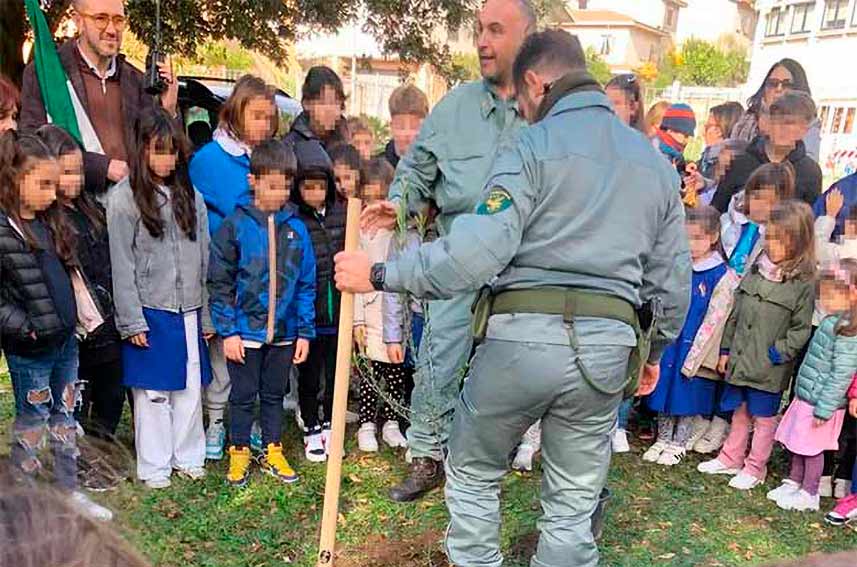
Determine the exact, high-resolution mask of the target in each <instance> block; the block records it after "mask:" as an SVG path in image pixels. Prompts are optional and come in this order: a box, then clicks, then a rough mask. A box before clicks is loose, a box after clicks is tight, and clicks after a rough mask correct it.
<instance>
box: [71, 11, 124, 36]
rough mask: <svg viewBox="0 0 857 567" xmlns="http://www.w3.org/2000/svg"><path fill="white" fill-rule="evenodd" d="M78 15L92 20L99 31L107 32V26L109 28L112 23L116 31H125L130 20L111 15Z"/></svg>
mask: <svg viewBox="0 0 857 567" xmlns="http://www.w3.org/2000/svg"><path fill="white" fill-rule="evenodd" d="M78 14H80V15H81V16H82V17H84V18H87V19H89V20H92V22H93V23H94V24H95V27H96V28H97V29H98V31H104V30H106V29H107V26H109V25H110V24H111V22H112V23H113V28H114V29H115V30H116V31H122V30H124V29H125V26H126V25H127V24H128V18H126V17H125V16H120V15H118V14H117V15H114V16H111V15H110V14H87V13H85V12H78Z"/></svg>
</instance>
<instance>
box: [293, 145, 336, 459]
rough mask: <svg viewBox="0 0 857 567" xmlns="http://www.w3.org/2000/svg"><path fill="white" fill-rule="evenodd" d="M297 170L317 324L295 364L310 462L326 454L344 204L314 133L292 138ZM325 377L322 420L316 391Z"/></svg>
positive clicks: (296, 190) (297, 191)
mask: <svg viewBox="0 0 857 567" xmlns="http://www.w3.org/2000/svg"><path fill="white" fill-rule="evenodd" d="M292 147H293V148H294V152H295V156H296V157H297V161H298V174H297V178H296V180H295V184H294V186H293V188H292V195H291V200H292V203H294V204H295V205H296V206H297V209H298V216H299V218H300V219H301V220H302V221H303V222H304V224H305V225H306V227H307V229H308V230H309V235H310V239H311V240H312V247H313V252H314V253H315V261H316V298H315V326H316V337H315V340H313V341H312V342H311V343H310V349H309V358H308V359H307V361H306V362H305V363H303V364H301V365H300V366H299V368H298V370H299V374H298V392H299V406H300V413H301V418H302V419H303V423H304V445H305V447H304V449H305V453H306V458H307V460H309V461H312V462H324V461H325V460H327V448H328V445H329V443H328V442H329V439H330V419H331V413H332V411H333V382H334V376H335V373H336V349H337V340H338V337H337V333H338V327H339V292H338V291H337V289H336V285H335V284H334V282H333V258H334V256H335V255H336V254H337V253H338V252H341V251H342V250H344V249H345V204H344V202H343V201H342V200H340V199H339V198H338V197H337V193H336V181H335V179H334V176H333V165H332V164H331V162H330V158H329V157H328V155H327V153H326V152H325V151H324V148H323V147H322V146H321V143H320V142H319V141H318V140H315V139H305V140H297V141H294V142H293V145H292ZM322 377H323V378H324V396H323V400H322V411H323V415H324V417H323V420H324V421H322V420H321V419H319V412H318V393H319V389H320V387H321V380H322Z"/></svg>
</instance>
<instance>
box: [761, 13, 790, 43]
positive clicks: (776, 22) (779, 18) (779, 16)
mask: <svg viewBox="0 0 857 567" xmlns="http://www.w3.org/2000/svg"><path fill="white" fill-rule="evenodd" d="M786 10H787V8H779V7H777V8H773V9H772V10H771V11H770V12H768V15H767V19H766V21H765V37H776V36H780V35H786Z"/></svg>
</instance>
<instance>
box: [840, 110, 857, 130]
mask: <svg viewBox="0 0 857 567" xmlns="http://www.w3.org/2000/svg"><path fill="white" fill-rule="evenodd" d="M855 114H857V108H854V107H851V108H849V109H848V114H846V115H845V127H844V128H842V133H843V134H851V133H852V132H854V115H855Z"/></svg>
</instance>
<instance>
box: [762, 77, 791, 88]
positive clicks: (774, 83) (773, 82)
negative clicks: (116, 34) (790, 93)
mask: <svg viewBox="0 0 857 567" xmlns="http://www.w3.org/2000/svg"><path fill="white" fill-rule="evenodd" d="M793 84H794V83H792V80H791V79H768V80H766V81H765V87H766V88H769V89H777V88H780V87H782V88H784V89H788V88H791V86H792V85H793Z"/></svg>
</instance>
